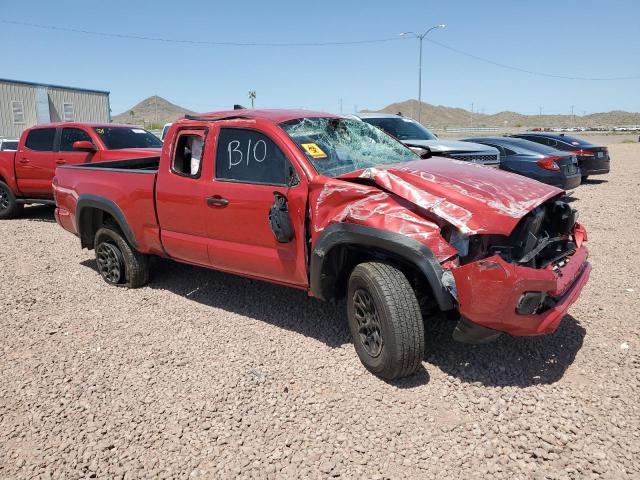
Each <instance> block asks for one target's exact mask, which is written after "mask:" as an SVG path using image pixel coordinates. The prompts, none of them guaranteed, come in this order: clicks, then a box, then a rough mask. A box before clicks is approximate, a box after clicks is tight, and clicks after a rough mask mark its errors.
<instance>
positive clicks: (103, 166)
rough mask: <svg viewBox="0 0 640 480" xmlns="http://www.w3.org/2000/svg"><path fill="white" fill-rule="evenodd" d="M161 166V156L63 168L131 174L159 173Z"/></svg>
mask: <svg viewBox="0 0 640 480" xmlns="http://www.w3.org/2000/svg"><path fill="white" fill-rule="evenodd" d="M159 165H160V156H159V155H158V156H156V157H139V158H126V159H124V160H111V161H108V162H98V163H84V164H82V165H69V166H66V167H62V168H72V169H84V168H90V169H91V170H115V171H120V172H129V173H150V172H151V173H153V172H157V171H158V166H159Z"/></svg>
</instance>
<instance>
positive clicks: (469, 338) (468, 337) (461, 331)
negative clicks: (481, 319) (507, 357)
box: [452, 317, 502, 344]
mask: <svg viewBox="0 0 640 480" xmlns="http://www.w3.org/2000/svg"><path fill="white" fill-rule="evenodd" d="M500 335H502V332H499V331H497V330H493V329H491V328H486V327H482V326H480V325H478V324H476V323H473V322H471V321H469V320H467V319H466V318H464V317H460V320H459V321H458V324H457V325H456V328H455V329H454V330H453V335H452V336H453V339H454V340H455V341H457V342H462V343H472V344H480V343H490V342H493V341H494V340H495V339H496V338H498V337H499V336H500Z"/></svg>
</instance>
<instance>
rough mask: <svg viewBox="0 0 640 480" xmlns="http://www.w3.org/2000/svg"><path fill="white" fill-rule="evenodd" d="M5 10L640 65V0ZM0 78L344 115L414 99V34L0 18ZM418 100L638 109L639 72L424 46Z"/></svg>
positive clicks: (241, 0)
mask: <svg viewBox="0 0 640 480" xmlns="http://www.w3.org/2000/svg"><path fill="white" fill-rule="evenodd" d="M0 12H2V13H0V20H15V21H22V22H30V23H37V24H45V25H54V26H58V27H68V28H75V29H84V30H92V31H100V32H112V33H119V34H134V35H141V36H152V37H165V38H175V39H189V40H198V41H217V40H219V41H232V42H233V41H235V42H258V43H261V42H262V43H263V42H271V43H286V42H329V41H350V40H362V39H378V38H390V37H395V36H396V35H397V34H398V33H399V32H402V31H408V30H413V31H419V30H424V29H426V28H428V27H430V26H431V25H435V24H438V23H446V24H447V28H445V29H443V30H436V31H433V32H431V34H430V37H431V38H432V39H433V40H437V41H438V42H441V43H443V44H446V45H448V46H450V47H453V48H456V49H458V50H462V51H465V52H468V53H470V54H473V55H477V56H481V57H485V58H488V59H491V60H494V61H497V62H500V63H504V64H508V65H513V66H515V67H519V68H523V69H528V70H534V71H541V72H548V73H554V74H562V75H568V76H584V77H621V76H633V75H636V76H639V75H640V62H639V60H640V35H638V21H639V20H638V19H639V18H640V2H637V1H634V0H627V1H616V0H610V1H607V2H603V1H593V0H583V1H552V0H537V1H535V2H531V1H528V2H523V1H506V0H505V1H497V0H496V1H472V0H468V1H460V0H452V1H444V0H441V1H439V2H435V1H396V2H390V1H377V0H375V1H371V0H370V1H346V0H342V1H333V0H329V1H327V0H324V1H321V2H320V1H318V2H303V1H302V0H297V1H288V0H287V1H276V0H272V1H257V0H256V1H249V0H233V1H227V0H219V1H202V0H200V1H191V0H183V1H180V2H176V1H165V0H156V1H154V2H145V1H138V2H134V1H127V2H124V1H120V0H110V1H109V2H87V1H76V0H71V1H63V2H50V1H46V2H45V1H29V2H15V1H9V0H0ZM0 45H2V47H1V52H2V53H1V55H2V62H1V65H2V66H1V67H0V78H12V79H18V80H29V81H36V82H45V83H54V84H64V85H72V86H78V87H86V88H96V89H104V90H109V91H111V105H112V110H113V113H114V114H117V113H120V112H122V111H124V110H126V109H128V108H129V107H131V106H133V105H134V104H135V103H137V102H138V101H140V100H142V99H143V98H145V97H147V96H149V95H153V94H158V95H160V96H162V97H165V98H167V99H168V100H170V101H172V102H174V103H177V104H179V105H182V106H185V107H187V108H190V109H192V110H196V111H212V110H219V109H226V108H229V107H230V106H231V105H232V104H233V103H243V104H247V103H249V101H248V99H247V92H248V91H249V90H255V91H256V92H257V100H256V106H260V107H305V108H311V109H317V110H327V111H334V112H337V111H339V109H340V99H341V98H342V105H343V111H344V112H345V113H347V112H352V111H353V110H354V108H356V106H357V108H359V109H362V108H372V109H376V108H381V107H383V106H385V105H387V104H389V103H391V102H395V101H402V100H406V99H409V98H417V96H418V93H417V83H418V80H417V62H418V41H417V40H416V39H411V38H408V39H400V40H397V41H389V42H384V43H376V44H364V45H349V46H345V45H342V46H323V47H231V46H211V45H185V44H172V43H163V42H152V41H144V40H133V39H116V38H104V37H99V36H91V35H86V34H78V33H71V32H62V31H51V30H43V29H37V28H33V27H27V26H18V25H10V24H4V23H0ZM423 59H424V60H423V62H424V63H423V90H422V93H423V95H422V98H423V100H424V101H426V102H429V103H433V104H439V105H447V106H453V107H462V108H466V109H470V108H471V104H472V103H473V104H474V109H475V110H476V111H481V112H482V111H483V112H485V113H494V112H498V111H501V110H513V111H518V112H521V113H530V114H532V113H536V114H537V113H538V112H539V107H542V108H543V113H569V111H570V108H571V105H574V108H575V112H576V114H583V113H584V112H586V113H592V112H597V111H606V110H614V109H615V110H629V111H640V96H639V95H638V92H639V91H640V79H633V80H619V81H586V80H565V79H558V78H545V77H541V76H535V75H530V74H524V73H521V72H516V71H511V70H507V69H503V68H500V67H497V66H495V65H491V64H488V63H484V62H481V61H478V60H475V59H473V58H469V57H466V56H463V55H460V54H458V53H455V52H453V51H451V50H448V49H445V48H442V47H441V46H438V45H435V44H433V43H429V42H426V41H425V43H424V57H423Z"/></svg>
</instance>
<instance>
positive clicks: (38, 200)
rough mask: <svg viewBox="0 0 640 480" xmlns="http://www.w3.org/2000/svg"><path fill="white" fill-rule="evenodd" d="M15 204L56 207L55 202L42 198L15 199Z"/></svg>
mask: <svg viewBox="0 0 640 480" xmlns="http://www.w3.org/2000/svg"><path fill="white" fill-rule="evenodd" d="M16 203H23V204H25V205H32V204H35V205H51V206H54V207H55V205H56V201H55V200H46V199H43V198H16Z"/></svg>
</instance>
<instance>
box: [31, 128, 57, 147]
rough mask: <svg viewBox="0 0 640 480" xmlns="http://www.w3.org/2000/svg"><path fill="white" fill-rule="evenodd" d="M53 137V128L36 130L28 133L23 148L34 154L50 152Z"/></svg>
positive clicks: (54, 131)
mask: <svg viewBox="0 0 640 480" xmlns="http://www.w3.org/2000/svg"><path fill="white" fill-rule="evenodd" d="M55 136H56V129H55V128H37V129H34V130H31V131H30V132H29V134H28V135H27V140H26V142H25V146H26V147H27V148H28V149H29V150H34V151H36V152H51V151H53V139H54V138H55Z"/></svg>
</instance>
